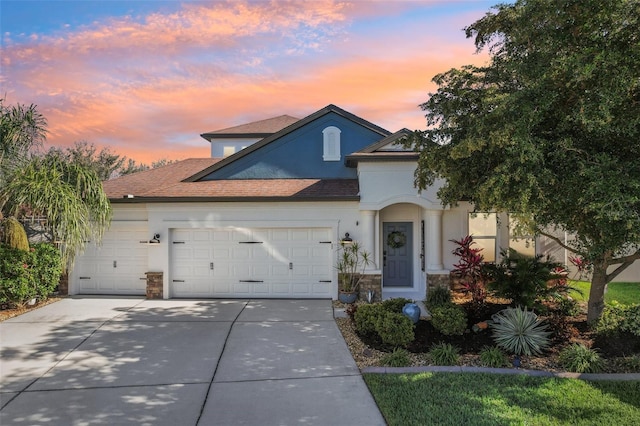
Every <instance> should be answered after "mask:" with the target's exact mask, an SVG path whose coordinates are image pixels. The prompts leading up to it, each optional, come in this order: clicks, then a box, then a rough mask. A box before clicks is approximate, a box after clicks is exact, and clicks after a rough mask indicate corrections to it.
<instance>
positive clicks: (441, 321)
mask: <svg viewBox="0 0 640 426" xmlns="http://www.w3.org/2000/svg"><path fill="white" fill-rule="evenodd" d="M431 324H432V325H433V328H435V329H436V330H438V331H439V332H440V333H442V334H444V335H446V336H453V335H462V334H464V331H465V330H466V329H467V315H466V313H465V311H464V308H463V307H462V306H459V305H456V304H455V303H447V304H446V305H441V306H436V307H434V308H433V309H432V310H431Z"/></svg>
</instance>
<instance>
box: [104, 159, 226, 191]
mask: <svg viewBox="0 0 640 426" xmlns="http://www.w3.org/2000/svg"><path fill="white" fill-rule="evenodd" d="M218 161H220V158H189V159H187V160H183V161H178V162H177V163H171V164H168V165H166V166H163V167H158V168H157V169H151V170H145V171H143V172H138V173H133V174H130V175H124V176H120V177H118V178H115V179H111V180H107V181H105V182H103V183H102V187H103V188H104V191H105V193H106V194H107V196H108V197H109V198H110V199H114V198H122V197H124V196H127V195H129V194H131V195H134V196H137V195H142V194H146V193H147V192H149V191H153V190H155V189H156V188H159V187H160V188H161V187H164V186H167V185H170V184H174V183H176V182H180V181H181V180H183V179H186V178H187V177H189V176H191V175H193V174H194V173H197V172H199V171H200V170H202V169H205V168H207V167H209V166H211V165H212V164H215V163H216V162H218Z"/></svg>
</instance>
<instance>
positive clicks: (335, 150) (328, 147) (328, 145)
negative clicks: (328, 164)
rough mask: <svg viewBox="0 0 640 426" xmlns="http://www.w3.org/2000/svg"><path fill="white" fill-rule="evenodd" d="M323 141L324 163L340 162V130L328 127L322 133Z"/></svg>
mask: <svg viewBox="0 0 640 426" xmlns="http://www.w3.org/2000/svg"><path fill="white" fill-rule="evenodd" d="M322 135H323V141H324V151H323V155H322V159H323V160H324V161H340V129H338V128H337V127H334V126H329V127H327V128H326V129H324V130H323V131H322Z"/></svg>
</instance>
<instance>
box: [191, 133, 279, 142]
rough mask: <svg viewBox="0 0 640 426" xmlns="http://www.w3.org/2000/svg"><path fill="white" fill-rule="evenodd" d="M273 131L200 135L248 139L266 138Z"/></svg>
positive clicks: (208, 138)
mask: <svg viewBox="0 0 640 426" xmlns="http://www.w3.org/2000/svg"><path fill="white" fill-rule="evenodd" d="M272 134H273V133H202V134H201V135H200V137H202V138H204V139H206V140H208V141H209V142H211V141H212V139H248V138H266V137H267V136H271V135H272Z"/></svg>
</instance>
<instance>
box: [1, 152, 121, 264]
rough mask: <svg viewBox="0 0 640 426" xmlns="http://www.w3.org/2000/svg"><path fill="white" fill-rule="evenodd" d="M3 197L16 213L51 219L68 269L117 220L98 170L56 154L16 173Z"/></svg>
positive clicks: (33, 161)
mask: <svg viewBox="0 0 640 426" xmlns="http://www.w3.org/2000/svg"><path fill="white" fill-rule="evenodd" d="M0 198H3V199H5V200H6V205H5V210H6V211H7V212H8V213H9V214H11V215H19V214H20V213H21V212H23V211H24V210H25V209H27V210H28V211H29V212H30V213H31V214H37V215H42V216H45V217H46V218H47V228H48V230H49V232H50V234H51V236H52V238H53V241H54V242H56V243H57V244H59V247H60V252H61V255H62V260H63V263H64V265H66V266H71V265H72V264H73V259H74V257H75V254H76V253H77V252H80V251H82V250H83V249H84V246H85V242H86V241H100V239H101V238H102V234H103V232H104V230H105V229H107V228H108V226H109V223H110V221H111V206H110V204H109V199H108V198H107V196H106V194H105V193H104V190H103V189H102V183H101V181H100V178H99V177H98V175H97V173H96V172H95V170H94V169H93V168H91V167H89V166H86V165H83V164H80V163H75V162H67V161H65V160H64V159H61V158H60V157H59V156H58V155H56V154H55V153H48V154H47V155H46V156H44V157H34V158H32V159H31V161H29V162H28V163H26V164H25V165H24V167H23V168H21V169H20V170H18V171H16V172H15V173H13V175H12V176H11V178H10V179H9V181H8V183H7V185H6V186H5V187H4V188H2V189H0Z"/></svg>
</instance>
